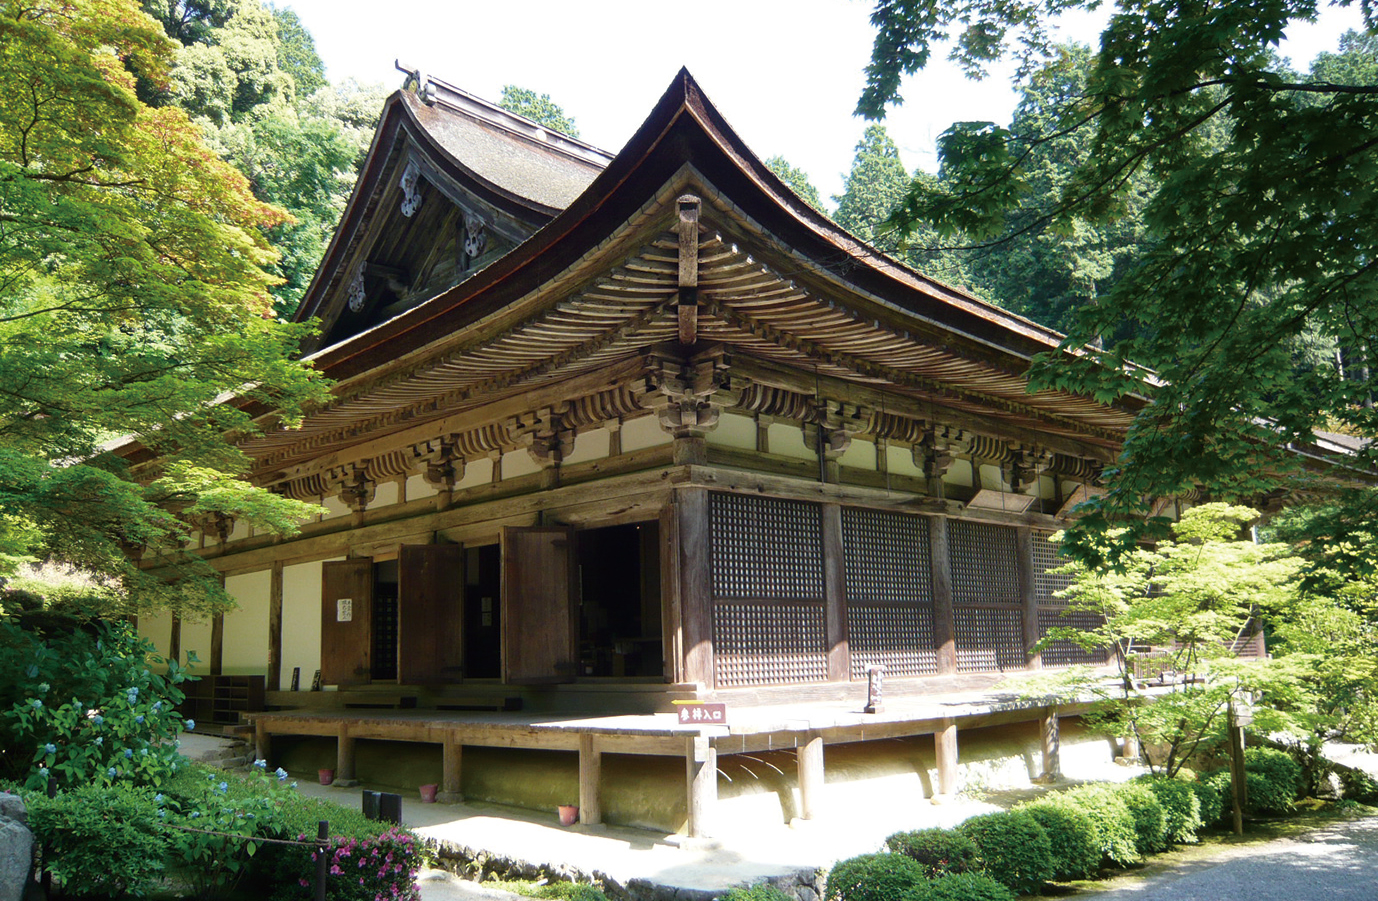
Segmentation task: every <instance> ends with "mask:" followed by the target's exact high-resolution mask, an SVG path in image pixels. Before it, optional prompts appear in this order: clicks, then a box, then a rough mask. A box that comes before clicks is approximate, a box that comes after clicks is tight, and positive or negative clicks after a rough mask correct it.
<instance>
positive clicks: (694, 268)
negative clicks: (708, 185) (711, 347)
mask: <svg viewBox="0 0 1378 901" xmlns="http://www.w3.org/2000/svg"><path fill="white" fill-rule="evenodd" d="M677 203H678V205H679V296H678V298H677V299H676V302H675V305H676V307H677V309H678V313H679V342H680V343H681V344H696V343H698V340H699V210H700V207H701V206H702V201H701V200H699V198H697V197H695V196H694V195H693V194H685V195H683V196H682V197H680V198H679V200H678V201H677Z"/></svg>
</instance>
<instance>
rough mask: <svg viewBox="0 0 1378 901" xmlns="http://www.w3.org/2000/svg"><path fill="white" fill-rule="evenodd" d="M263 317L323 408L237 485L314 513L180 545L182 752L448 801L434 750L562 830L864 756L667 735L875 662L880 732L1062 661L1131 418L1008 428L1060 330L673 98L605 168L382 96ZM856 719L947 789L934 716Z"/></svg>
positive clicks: (736, 736)
mask: <svg viewBox="0 0 1378 901" xmlns="http://www.w3.org/2000/svg"><path fill="white" fill-rule="evenodd" d="M299 317H300V318H302V319H316V320H318V321H319V323H320V332H319V337H318V339H317V340H316V342H315V345H314V346H312V347H310V348H308V352H309V355H310V359H311V360H312V361H313V362H314V364H315V365H316V367H318V368H319V369H320V370H321V371H322V372H324V373H325V374H326V375H328V376H329V377H330V378H331V379H332V380H333V381H334V389H333V397H332V399H331V401H330V402H329V403H328V404H325V405H323V406H322V407H320V408H319V409H317V410H315V411H314V412H312V413H311V414H310V415H309V416H307V418H306V420H305V421H304V422H303V423H302V424H301V425H300V427H298V428H294V429H290V430H288V429H270V430H268V431H267V432H266V433H265V434H263V435H262V436H260V437H256V438H253V439H252V440H249V441H247V442H246V443H245V444H244V449H245V451H247V452H248V453H249V454H250V455H251V456H252V459H253V461H254V466H253V472H252V479H253V480H254V481H255V483H257V484H259V485H262V486H267V487H270V488H272V489H274V490H276V491H280V492H281V493H283V494H285V495H287V496H290V497H293V498H298V499H302V500H308V501H315V502H319V503H320V504H321V505H322V513H321V515H320V516H319V518H318V520H317V521H314V522H311V523H308V524H307V525H306V526H305V527H304V528H303V529H302V531H301V534H300V535H299V536H297V537H295V538H292V539H290V540H277V539H273V538H270V537H268V536H264V535H256V534H254V533H253V532H252V530H251V529H249V528H248V527H247V526H246V525H244V524H240V523H232V522H225V521H221V522H218V523H208V524H206V527H205V528H204V529H203V531H202V532H201V533H200V534H199V535H198V537H197V538H196V541H197V544H198V545H199V546H200V549H201V550H200V552H201V554H203V555H204V557H205V558H206V559H207V560H209V561H210V562H211V563H212V564H213V565H214V566H215V567H216V568H217V569H218V570H219V571H221V572H222V573H223V574H224V578H225V586H226V588H227V590H228V591H229V593H230V594H231V595H232V596H233V597H234V598H235V599H236V600H237V602H238V605H239V606H238V609H236V610H234V611H232V612H230V613H228V614H225V615H224V616H223V617H218V618H217V619H216V620H214V621H212V622H208V623H194V622H178V621H173V620H171V619H170V618H163V619H157V620H150V619H145V621H144V622H142V623H141V628H142V630H143V631H144V632H145V633H146V634H148V635H149V636H150V637H151V638H153V639H154V641H155V642H156V643H157V644H158V645H159V647H160V648H161V649H162V650H164V651H166V652H170V653H171V654H172V655H174V656H179V655H184V654H185V653H186V652H187V651H188V650H191V649H195V650H197V651H198V654H199V657H200V659H201V660H202V661H208V662H209V672H210V674H211V675H210V676H209V677H208V678H207V679H206V680H205V685H206V688H205V690H204V691H203V692H202V694H201V695H200V696H199V697H198V698H195V699H193V700H194V701H195V702H196V703H199V704H202V705H203V708H204V710H205V713H204V714H203V720H204V721H207V722H209V721H211V719H213V718H221V717H225V718H226V719H227V721H232V720H237V719H238V717H239V715H240V714H241V712H242V711H243V710H244V709H245V708H246V707H255V706H262V707H263V708H265V709H266V710H267V711H268V712H266V713H262V714H257V715H255V716H254V717H253V718H254V720H255V721H256V722H257V724H258V731H259V737H260V741H261V743H262V745H261V746H262V748H263V750H264V751H265V752H266V753H270V752H271V747H270V746H269V743H268V740H269V737H270V736H271V735H273V734H315V735H329V736H333V737H336V738H337V739H338V743H339V761H338V769H339V771H340V774H341V775H342V776H345V777H348V776H350V775H352V773H351V772H350V770H351V764H350V763H349V760H350V757H351V754H352V749H353V746H354V742H355V741H356V740H367V739H369V738H381V739H402V740H411V741H425V742H435V743H440V744H443V745H444V747H445V772H444V781H445V789H446V790H447V792H448V793H449V796H451V797H454V796H458V794H459V792H460V790H461V785H462V778H463V777H462V775H461V769H460V760H461V757H460V754H461V749H462V748H463V747H464V746H470V745H483V744H489V745H504V746H520V747H550V748H558V749H565V750H572V751H579V752H580V758H579V760H580V778H581V783H580V784H581V794H583V795H584V807H585V811H586V814H592V815H593V816H594V817H595V818H596V817H597V816H598V811H599V807H600V805H599V802H598V797H597V795H598V786H599V781H598V780H599V778H600V776H599V772H600V770H599V768H598V767H599V757H600V754H601V753H605V752H606V753H622V752H626V753H644V754H666V755H671V756H674V755H680V756H683V757H684V758H685V760H686V761H687V762H688V772H689V775H688V780H689V782H688V795H687V798H688V800H687V802H686V803H687V804H688V808H689V811H690V824H689V825H690V831H691V832H703V831H704V830H703V829H702V828H701V826H697V825H696V823H695V821H694V817H695V816H702V815H703V809H702V805H705V804H709V803H711V800H712V797H713V793H714V792H715V791H716V789H715V788H713V786H711V785H707V784H706V782H712V781H713V779H714V777H713V770H712V758H713V757H714V756H715V755H717V754H731V753H735V752H736V751H737V750H741V751H747V750H751V749H759V748H761V747H765V746H767V743H768V742H769V743H770V746H771V747H779V746H784V745H789V746H793V747H798V748H800V749H801V750H800V752H799V756H800V762H801V763H800V765H801V770H800V781H801V786H804V787H805V788H807V785H808V784H816V783H814V782H813V780H821V778H822V776H821V766H822V759H823V758H822V754H823V746H824V744H825V743H829V742H832V741H856V740H859V739H858V736H861V737H862V738H864V737H866V735H865V734H863V733H864V732H865V729H864V727H856V728H853V727H852V726H849V725H848V723H849V722H851V721H844V720H842V719H839V720H836V721H835V722H833V724H832V725H831V726H829V727H828V729H832V730H833V731H832V732H829V731H828V729H823V728H819V727H816V725H815V726H806V727H800V728H799V729H797V730H795V731H796V733H797V734H793V733H790V734H793V738H791V737H790V734H787V733H789V730H788V729H783V727H780V726H779V725H778V724H777V725H773V726H771V727H770V728H769V729H762V730H758V732H756V733H750V734H748V732H750V730H747V732H742V731H741V730H736V731H733V730H732V729H728V728H723V729H720V730H719V731H717V732H714V731H713V730H711V729H708V730H702V729H690V730H688V731H685V730H684V729H682V728H680V727H679V726H678V724H677V721H674V722H669V718H667V717H665V716H664V714H665V713H666V712H668V711H673V710H675V709H676V707H675V706H674V704H673V703H672V702H677V701H678V702H683V701H716V702H725V703H726V704H727V705H728V707H729V709H730V710H733V709H737V708H746V707H752V708H761V707H769V706H771V705H797V704H801V703H812V704H818V705H827V704H840V705H843V706H847V705H850V707H849V708H848V709H852V708H854V709H855V711H856V714H857V716H863V715H862V714H861V713H860V710H861V705H862V704H864V702H865V698H866V688H867V684H868V675H869V673H870V670H871V669H872V668H873V667H876V666H883V667H884V671H883V672H884V678H885V688H886V693H887V695H886V696H887V700H890V699H899V698H923V697H936V696H940V695H944V694H946V693H950V692H953V691H956V690H959V689H964V688H973V687H981V686H988V685H991V684H993V683H994V682H995V681H997V680H998V679H1000V678H1003V677H1004V676H1005V675H1008V674H1010V673H1017V672H1023V671H1026V670H1030V669H1037V668H1040V667H1053V666H1065V665H1069V664H1073V663H1083V662H1091V663H1094V662H1097V659H1098V658H1096V656H1095V655H1090V654H1086V653H1085V652H1082V651H1081V650H1079V649H1076V648H1074V647H1072V646H1070V645H1065V646H1063V645H1054V646H1053V647H1051V648H1048V649H1045V650H1043V651H1042V652H1041V653H1039V654H1035V653H1032V652H1031V649H1032V648H1033V646H1034V644H1035V643H1036V642H1037V641H1038V640H1039V639H1040V637H1041V636H1043V635H1044V634H1046V631H1047V630H1048V629H1049V628H1050V627H1051V626H1053V625H1057V624H1063V623H1066V622H1068V620H1067V619H1066V618H1064V617H1063V616H1062V614H1063V612H1064V608H1063V606H1062V605H1061V604H1060V602H1059V601H1058V600H1057V599H1056V598H1055V597H1054V591H1056V590H1057V589H1058V588H1059V587H1061V585H1062V577H1059V576H1057V575H1055V574H1052V573H1050V572H1049V570H1050V569H1052V568H1054V567H1055V566H1056V565H1058V562H1059V561H1058V559H1057V557H1056V554H1055V546H1054V545H1053V544H1052V543H1051V542H1050V540H1049V537H1050V535H1052V534H1053V533H1054V532H1055V531H1056V530H1057V529H1059V528H1061V527H1062V525H1063V524H1064V523H1065V521H1066V520H1065V517H1066V516H1067V514H1068V512H1069V510H1070V509H1071V508H1072V507H1073V506H1074V505H1075V504H1076V503H1077V502H1078V501H1079V500H1080V499H1082V498H1084V497H1085V496H1086V495H1087V493H1088V492H1094V491H1095V490H1097V489H1096V482H1097V474H1098V473H1099V471H1100V470H1101V467H1102V466H1103V465H1104V464H1106V463H1108V462H1110V461H1112V460H1113V459H1114V458H1115V456H1116V454H1117V452H1118V448H1119V441H1120V439H1121V436H1122V435H1123V433H1124V430H1125V428H1126V427H1127V425H1128V424H1129V421H1130V418H1131V415H1132V411H1131V410H1129V409H1124V408H1119V407H1114V406H1107V405H1104V404H1101V403H1098V402H1096V401H1094V400H1091V399H1088V398H1085V397H1079V396H1073V395H1070V394H1065V393H1059V392H1056V391H1041V392H1036V393H1029V392H1028V390H1027V379H1026V372H1027V370H1028V367H1029V364H1030V359H1031V358H1032V357H1033V356H1034V355H1035V354H1038V353H1043V352H1046V351H1049V350H1051V349H1053V348H1055V347H1056V346H1057V344H1058V341H1059V338H1060V336H1059V335H1058V334H1056V333H1054V332H1053V331H1051V330H1049V329H1047V328H1044V327H1042V326H1039V325H1037V324H1035V323H1033V322H1030V321H1028V320H1025V319H1022V318H1020V317H1018V316H1014V315H1011V314H1010V313H1007V312H1005V311H1003V310H1000V309H998V308H996V307H993V306H991V305H990V304H987V303H984V302H982V301H980V300H977V299H975V298H973V297H971V296H970V295H968V294H966V293H963V292H962V291H960V290H957V289H954V288H951V287H948V286H945V285H943V284H941V283H939V282H937V281H934V280H933V279H931V278H928V277H926V276H924V275H922V274H921V273H918V272H915V271H913V270H912V269H909V268H907V267H906V266H904V265H902V264H900V263H898V262H896V261H895V260H893V259H891V258H890V257H888V256H886V255H884V254H882V253H880V252H878V251H877V250H875V249H874V248H872V247H870V246H868V245H867V244H865V243H864V242H862V241H860V240H858V239H857V238H855V237H853V236H851V235H850V234H848V233H846V232H845V231H843V230H842V229H841V228H839V227H838V226H837V225H835V224H834V223H833V222H831V221H830V220H829V219H828V218H827V217H825V216H824V215H823V214H821V213H820V212H818V211H817V210H815V209H813V208H812V207H810V206H809V205H807V204H806V203H805V202H803V201H802V200H800V199H799V198H798V197H797V196H795V195H794V194H793V193H792V192H791V191H790V190H789V188H788V187H786V185H785V184H784V183H782V182H781V180H780V179H779V178H777V177H776V176H775V175H774V174H773V173H772V172H771V171H770V170H769V169H767V167H766V166H765V165H764V164H763V163H762V162H761V161H760V160H759V159H758V158H757V157H756V156H755V155H754V154H753V153H752V152H751V151H750V149H748V148H747V147H746V146H745V144H744V143H743V142H742V141H741V139H740V138H739V137H738V136H737V135H736V134H735V133H734V132H733V131H732V129H731V128H730V127H729V126H728V125H727V123H726V122H725V121H724V119H723V117H722V116H721V115H720V114H719V113H718V111H717V110H716V109H715V108H714V107H713V106H712V104H710V103H709V102H708V100H707V98H705V97H704V95H703V93H702V92H701V91H700V89H699V88H698V86H697V85H696V84H695V82H694V81H693V79H692V78H691V77H690V76H689V74H688V73H687V72H681V73H680V75H679V76H677V77H676V78H675V80H674V82H673V83H672V84H671V85H670V87H669V89H668V90H667V91H666V92H665V94H664V96H663V97H662V98H661V100H660V101H659V103H658V104H657V105H656V106H655V108H654V109H653V110H652V111H651V113H650V115H649V116H648V117H647V119H646V121H645V124H644V125H642V126H641V128H640V130H639V131H637V132H636V134H635V135H634V136H633V137H632V138H631V139H630V141H629V142H628V143H627V145H626V147H624V148H623V149H622V151H621V152H620V153H618V154H616V155H610V154H607V153H604V152H602V151H600V150H597V149H596V148H593V147H591V146H589V145H587V144H584V143H581V142H579V141H577V140H574V139H571V138H568V137H566V136H564V135H561V134H557V133H554V132H552V131H549V130H546V129H544V128H542V127H540V126H538V125H536V124H535V123H533V122H530V121H528V120H526V119H523V118H521V117H519V116H515V115H513V114H511V113H508V112H505V111H503V110H501V109H500V108H498V107H496V106H494V105H492V104H489V103H487V102H485V101H482V100H479V99H477V98H475V97H473V96H471V95H468V94H466V93H464V92H463V91H460V90H458V89H455V88H453V87H451V86H449V85H446V84H444V83H443V82H440V81H438V80H435V79H429V78H422V77H419V76H417V77H415V78H413V79H412V80H411V81H410V82H409V84H408V86H407V88H406V89H404V90H402V91H400V92H398V93H396V94H394V95H393V96H392V97H391V98H390V99H389V100H388V101H387V104H386V106H385V108H384V111H383V114H382V119H381V124H380V126H379V128H378V132H377V135H376V137H375V139H374V142H373V145H372V148H371V150H370V151H369V154H368V157H367V161H366V163H365V165H364V167H363V170H362V174H361V177H360V179H359V182H358V185H357V187H356V189H355V192H354V194H353V196H352V198H351V200H350V202H349V204H348V207H347V208H346V210H345V212H344V214H343V218H342V221H341V223H340V226H339V230H338V233H337V234H336V236H335V239H334V241H333V243H332V244H331V245H330V247H329V250H328V252H327V254H326V256H325V259H324V262H323V263H322V265H321V268H320V271H319V273H318V275H317V277H316V279H315V282H314V283H313V285H312V286H311V288H310V290H309V292H308V294H307V296H306V298H305V300H304V302H303V305H302V308H301V311H300V313H299ZM317 671H319V679H320V682H321V683H322V685H323V687H324V690H323V691H311V690H310V689H311V682H312V681H313V680H312V677H313V676H315V675H316V673H317ZM260 685H261V689H260V687H259V686H260ZM260 690H262V691H263V694H261V695H260V694H259V692H260ZM681 706H682V705H681ZM392 708H398V709H396V710H393V709H392ZM198 709H202V708H198ZM983 709H984V714H983V715H984V716H985V717H986V720H987V721H989V720H990V719H991V718H992V717H993V716H996V714H995V713H993V712H992V711H991V709H988V708H983ZM572 713H573V714H579V715H580V716H583V717H589V718H593V719H588V720H587V721H586V725H584V726H577V727H576V726H570V725H569V716H570V715H571V714H572ZM616 714H623V715H636V714H640V715H642V716H641V717H640V718H639V719H638V718H637V717H636V716H632V718H631V719H630V720H622V719H620V718H619V717H617V716H614V715H616ZM654 714H658V715H659V716H660V719H658V720H657V719H655V717H654V716H651V715H654ZM1047 714H1048V712H1047V711H1046V710H1044V711H1039V710H1013V711H1012V712H1006V713H1004V714H1000V715H1001V716H1004V717H1005V718H1006V719H1010V718H1014V719H1018V718H1020V717H1022V718H1023V719H1025V720H1030V719H1038V718H1043V719H1044V720H1045V721H1046V720H1047V718H1048V716H1047ZM485 717H487V719H485ZM552 717H555V718H557V719H559V718H560V717H563V719H559V725H552V724H553V723H555V720H554V719H552ZM600 718H601V719H600ZM633 720H634V721H635V722H633ZM615 722H621V725H608V724H613V723H615ZM886 722H887V723H888V724H889V725H887V727H886V728H885V729H878V728H874V727H873V728H872V729H871V731H870V733H869V734H870V735H872V736H874V737H884V736H893V735H898V734H936V735H937V736H938V745H937V746H938V751H937V753H938V754H939V757H940V761H939V762H940V764H941V763H942V756H943V755H944V754H948V755H953V754H955V743H954V744H951V745H950V747H949V746H945V745H944V740H945V739H946V738H947V737H949V733H948V730H952V729H953V728H954V724H955V721H954V720H953V719H952V717H951V716H945V717H944V716H936V715H935V716H925V717H913V718H910V719H909V720H903V718H898V719H896V718H894V717H892V718H891V719H890V720H887V721H886ZM590 723H591V724H592V725H588V724H590ZM656 723H658V724H659V725H654V724H656ZM543 724H545V725H543ZM600 724H602V725H600ZM628 724H630V725H628ZM637 724H640V725H637ZM652 725H654V728H652ZM643 726H644V728H643ZM624 727H625V728H624ZM849 730H850V731H849ZM858 730H860V731H858ZM906 730H907V731H906ZM686 736H688V737H687V738H686ZM951 736H955V731H952V732H951ZM954 741H955V739H954ZM790 742H793V744H792V745H790ZM949 759H951V758H950V757H949ZM705 765H707V769H705ZM805 767H808V768H809V769H808V770H807V772H806V771H805V769H804V768H805ZM705 773H706V775H705ZM944 779H946V776H944ZM590 780H591V786H590V784H589V783H590ZM696 780H697V781H696ZM696 805H699V806H698V807H696ZM806 808H807V805H806ZM696 811H697V813H696ZM806 813H807V809H806Z"/></svg>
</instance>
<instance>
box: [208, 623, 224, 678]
mask: <svg viewBox="0 0 1378 901" xmlns="http://www.w3.org/2000/svg"><path fill="white" fill-rule="evenodd" d="M224 669H225V614H223V613H217V614H216V615H215V616H212V617H211V675H212V676H218V675H220V674H221V673H222V672H224Z"/></svg>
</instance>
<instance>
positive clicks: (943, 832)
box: [885, 829, 980, 879]
mask: <svg viewBox="0 0 1378 901" xmlns="http://www.w3.org/2000/svg"><path fill="white" fill-rule="evenodd" d="M885 847H887V848H889V849H890V850H891V851H893V852H894V853H896V854H903V855H904V856H906V857H910V858H913V859H914V860H916V861H918V862H919V864H920V866H922V867H923V871H924V875H925V876H928V877H929V878H930V879H931V878H934V877H937V876H942V875H943V874H945V873H969V872H972V871H973V870H979V869H980V860H979V856H978V852H977V849H976V843H975V842H973V841H972V840H971V839H970V838H968V837H967V836H966V835H965V834H964V833H961V832H957V831H956V830H953V829H918V830H915V831H913V832H896V833H895V834H894V835H892V836H890V837H889V838H887V839H886V840H885Z"/></svg>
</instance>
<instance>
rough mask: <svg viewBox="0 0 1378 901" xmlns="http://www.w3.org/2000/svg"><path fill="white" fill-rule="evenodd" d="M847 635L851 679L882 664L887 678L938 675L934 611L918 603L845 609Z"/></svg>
mask: <svg viewBox="0 0 1378 901" xmlns="http://www.w3.org/2000/svg"><path fill="white" fill-rule="evenodd" d="M847 634H848V641H849V645H850V649H851V656H852V672H851V676H852V678H853V679H864V678H866V668H867V667H869V666H874V665H876V664H881V665H883V666H884V667H885V675H887V676H931V675H933V674H935V673H937V672H938V652H937V650H936V649H935V648H934V645H933V608H931V607H921V606H918V605H917V604H904V605H901V604H884V605H881V604H876V605H869V604H868V605H855V604H849V605H848V606H847Z"/></svg>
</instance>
